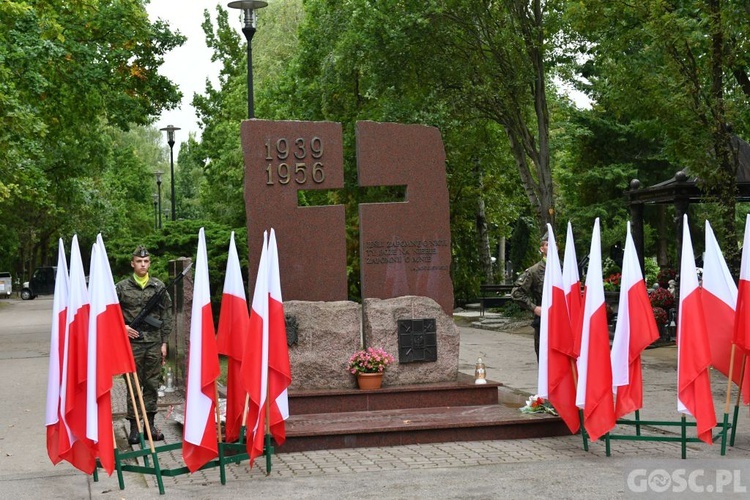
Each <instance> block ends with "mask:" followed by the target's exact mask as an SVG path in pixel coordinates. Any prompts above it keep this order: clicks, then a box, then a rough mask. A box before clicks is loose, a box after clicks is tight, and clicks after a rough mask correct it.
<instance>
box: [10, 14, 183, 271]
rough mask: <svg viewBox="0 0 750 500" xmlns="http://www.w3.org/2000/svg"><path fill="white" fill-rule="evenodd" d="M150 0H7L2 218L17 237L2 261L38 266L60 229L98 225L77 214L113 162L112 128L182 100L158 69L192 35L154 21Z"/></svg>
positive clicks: (146, 117) (62, 232) (142, 120)
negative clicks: (147, 0)
mask: <svg viewBox="0 0 750 500" xmlns="http://www.w3.org/2000/svg"><path fill="white" fill-rule="evenodd" d="M143 4H144V2H143V1H142V0H101V1H90V2H73V3H71V2H64V1H61V0H53V1H44V2H41V1H33V2H26V1H25V2H16V1H7V2H3V3H2V5H0V40H2V42H3V43H2V44H0V75H1V76H2V82H3V85H2V86H0V111H2V117H3V118H2V120H3V127H2V129H3V130H2V132H0V147H2V148H3V150H4V151H7V152H8V154H5V155H3V157H2V158H0V174H2V175H0V178H2V179H3V180H2V181H0V217H2V220H3V222H4V229H3V231H4V232H5V233H6V235H7V236H8V238H7V240H4V241H7V242H9V243H10V246H7V247H6V246H4V244H3V246H0V263H6V264H7V263H12V262H17V264H16V266H15V267H16V268H17V271H20V270H21V269H22V268H23V267H25V268H26V271H27V272H28V271H29V270H30V269H31V268H32V267H34V266H35V265H37V264H38V263H39V262H40V261H41V262H47V263H48V262H49V259H53V258H54V254H53V253H51V252H50V246H51V245H53V244H54V241H55V240H56V237H57V236H59V235H69V234H71V233H73V232H77V231H79V229H81V230H82V229H88V227H89V226H87V225H86V224H85V223H86V222H87V221H88V219H87V218H85V217H83V216H81V217H80V218H79V217H77V216H78V215H82V214H84V213H85V210H84V209H85V208H86V206H87V204H89V203H90V202H91V195H92V194H94V193H95V192H96V191H95V187H96V183H95V182H94V177H96V176H97V175H98V174H99V173H100V172H102V171H103V169H105V168H106V158H107V157H108V156H109V153H110V151H111V150H110V149H109V147H110V146H111V143H110V142H109V139H110V138H109V136H108V133H107V130H108V127H116V128H118V129H121V130H127V129H129V128H130V127H131V126H132V125H134V124H135V125H145V124H147V123H149V122H150V120H152V118H153V116H155V115H157V114H159V113H160V112H161V110H162V109H165V108H169V107H172V106H174V105H176V103H178V102H179V98H180V94H179V92H178V90H177V88H176V87H175V86H174V84H172V82H170V81H169V80H168V79H166V78H164V77H163V76H161V75H159V73H158V69H159V66H160V65H161V62H162V58H163V54H164V53H165V52H167V51H169V50H171V49H172V48H173V47H175V46H177V45H179V44H181V43H182V41H183V40H184V38H183V37H182V36H180V35H178V34H174V33H172V32H171V31H170V30H169V28H168V27H167V25H166V24H164V23H163V22H161V21H157V22H155V23H150V22H149V20H148V16H147V15H146V11H145V9H144V6H143ZM20 242H23V245H22V250H21V256H20V258H19V256H18V247H19V246H20V245H19V243H20ZM19 261H20V262H19Z"/></svg>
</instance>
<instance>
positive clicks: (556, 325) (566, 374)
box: [537, 224, 580, 433]
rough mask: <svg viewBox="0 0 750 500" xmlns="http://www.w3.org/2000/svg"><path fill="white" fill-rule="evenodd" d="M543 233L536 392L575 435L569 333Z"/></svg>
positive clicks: (551, 249)
mask: <svg viewBox="0 0 750 500" xmlns="http://www.w3.org/2000/svg"><path fill="white" fill-rule="evenodd" d="M547 234H548V237H549V241H548V248H547V263H546V266H545V270H544V287H543V291H542V315H541V318H540V320H541V325H540V328H539V373H538V377H537V393H538V394H539V396H541V397H542V398H545V399H548V400H549V402H550V403H552V406H554V407H555V410H557V413H558V414H559V415H560V417H561V418H562V419H563V421H564V422H565V424H566V425H567V426H568V429H570V432H572V433H576V432H578V429H579V427H580V419H579V417H578V408H577V407H576V386H575V382H574V380H575V372H574V363H575V351H574V345H573V344H574V340H573V332H572V331H571V328H570V318H569V316H568V306H567V303H566V302H565V291H564V290H563V282H562V270H561V269H560V257H559V255H558V253H557V245H556V244H555V236H554V234H553V232H552V226H551V225H550V224H547Z"/></svg>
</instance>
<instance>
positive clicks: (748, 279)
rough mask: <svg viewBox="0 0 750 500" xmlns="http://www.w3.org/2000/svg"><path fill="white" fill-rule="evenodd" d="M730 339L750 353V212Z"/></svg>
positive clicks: (746, 393) (745, 397) (745, 396)
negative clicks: (732, 330)
mask: <svg viewBox="0 0 750 500" xmlns="http://www.w3.org/2000/svg"><path fill="white" fill-rule="evenodd" d="M732 341H733V342H734V343H735V345H736V346H737V347H739V348H740V349H741V350H742V351H743V353H744V355H750V214H748V215H747V217H746V218H745V239H744V243H743V245H742V264H741V265H740V286H739V290H738V292H737V313H736V316H735V323H734V332H733V335H732ZM745 373H746V376H745V382H744V384H743V385H742V388H743V391H742V392H743V401H744V402H745V404H748V403H750V397H748V396H750V387H748V384H749V383H750V382H749V381H748V376H750V375H749V374H750V369H746V370H745Z"/></svg>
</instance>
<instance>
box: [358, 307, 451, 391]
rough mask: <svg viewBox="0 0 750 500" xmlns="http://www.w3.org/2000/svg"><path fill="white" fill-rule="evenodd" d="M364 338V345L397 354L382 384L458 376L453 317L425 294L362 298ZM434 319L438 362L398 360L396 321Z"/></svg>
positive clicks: (429, 380) (404, 383)
mask: <svg viewBox="0 0 750 500" xmlns="http://www.w3.org/2000/svg"><path fill="white" fill-rule="evenodd" d="M364 310H365V315H364V340H365V345H366V346H372V347H382V348H383V349H385V350H386V351H388V352H390V353H392V354H393V355H394V356H395V357H396V364H395V365H393V366H391V367H390V368H388V370H387V371H386V372H385V376H384V377H383V385H409V384H427V383H433V382H452V381H455V380H456V379H457V377H458V354H459V353H458V349H459V340H460V335H459V331H458V328H457V327H456V325H455V323H454V322H453V318H452V317H450V316H448V315H447V314H445V312H443V309H442V307H441V306H440V304H438V303H437V302H435V301H434V300H432V299H430V298H428V297H415V296H406V297H396V298H395V299H384V300H381V299H365V300H364ZM426 318H434V319H435V320H436V322H437V329H436V331H437V348H438V352H437V361H433V362H429V361H425V362H419V361H418V362H411V363H399V362H398V327H397V322H398V320H402V319H426Z"/></svg>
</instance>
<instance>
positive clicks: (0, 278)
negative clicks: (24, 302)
mask: <svg viewBox="0 0 750 500" xmlns="http://www.w3.org/2000/svg"><path fill="white" fill-rule="evenodd" d="M11 293H13V280H12V278H11V276H10V273H6V272H0V296H3V295H5V297H6V298H7V297H10V294H11Z"/></svg>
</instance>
